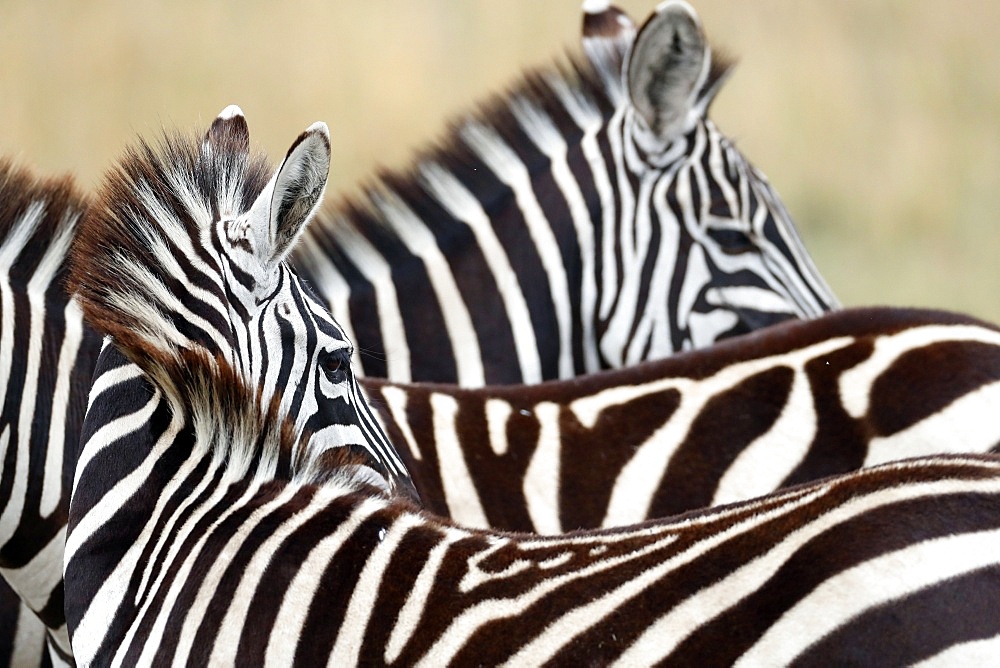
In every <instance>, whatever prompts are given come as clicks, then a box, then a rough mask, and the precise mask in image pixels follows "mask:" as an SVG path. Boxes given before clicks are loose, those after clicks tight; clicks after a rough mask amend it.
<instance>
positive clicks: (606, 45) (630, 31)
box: [583, 0, 635, 90]
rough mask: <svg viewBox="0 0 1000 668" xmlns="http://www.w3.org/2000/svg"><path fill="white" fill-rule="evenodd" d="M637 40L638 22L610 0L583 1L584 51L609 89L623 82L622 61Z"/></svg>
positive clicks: (615, 88)
mask: <svg viewBox="0 0 1000 668" xmlns="http://www.w3.org/2000/svg"><path fill="white" fill-rule="evenodd" d="M634 39H635V23H634V22H633V21H632V19H630V18H629V16H628V14H626V13H625V12H623V11H622V10H621V9H619V8H618V7H615V6H614V5H612V4H611V3H610V2H608V0H584V2H583V52H584V53H585V54H587V58H588V60H590V62H591V64H593V66H594V68H595V69H596V70H597V72H598V74H600V76H601V78H602V79H603V80H604V86H605V88H607V89H608V90H618V88H619V86H620V85H621V76H622V63H623V62H624V60H625V54H627V53H628V50H629V48H630V47H631V46H632V41H633V40H634Z"/></svg>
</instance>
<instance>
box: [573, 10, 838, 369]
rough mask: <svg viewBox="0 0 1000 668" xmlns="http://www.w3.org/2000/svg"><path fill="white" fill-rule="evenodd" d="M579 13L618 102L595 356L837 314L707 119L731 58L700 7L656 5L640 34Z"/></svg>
mask: <svg viewBox="0 0 1000 668" xmlns="http://www.w3.org/2000/svg"><path fill="white" fill-rule="evenodd" d="M584 9H585V12H586V14H585V20H584V40H583V43H584V51H585V53H586V54H587V56H588V59H589V60H590V62H591V64H592V65H593V66H594V69H595V71H596V72H597V74H598V75H599V76H600V77H601V79H602V80H603V81H604V85H605V87H607V88H608V90H609V93H610V94H609V97H610V98H611V100H612V101H613V102H614V103H615V106H616V109H615V112H614V113H613V115H612V116H611V117H610V119H609V121H608V126H607V130H608V133H609V144H610V154H611V161H612V162H613V164H614V172H613V173H611V174H609V177H610V178H608V179H607V181H608V184H609V187H611V188H613V190H614V191H615V196H616V197H615V198H611V196H610V195H609V196H608V202H612V201H613V204H608V203H603V204H602V209H603V210H604V224H605V229H604V230H603V238H598V239H595V242H596V243H597V244H598V247H599V248H600V249H601V250H600V252H601V253H602V254H603V263H604V273H603V276H600V277H599V279H598V280H599V285H598V289H599V290H600V292H601V300H600V305H599V323H601V324H602V325H603V332H602V331H601V330H600V329H599V331H598V337H599V348H600V350H601V352H602V355H603V356H605V357H606V358H607V360H608V361H609V362H610V363H611V365H612V366H620V365H622V364H626V363H630V362H635V361H638V360H641V359H647V358H652V357H662V356H665V355H666V354H669V353H671V352H673V351H674V350H677V349H680V348H689V347H701V346H704V345H708V344H710V343H712V342H713V341H715V340H717V339H719V338H722V337H724V336H728V335H732V334H738V333H742V332H747V331H751V330H753V329H757V328H759V327H761V326H765V325H767V324H771V323H773V322H777V321H780V320H784V319H787V318H809V317H815V316H817V315H820V314H821V313H823V312H824V311H827V310H829V309H832V308H836V307H837V306H838V305H839V304H838V302H837V299H836V298H835V297H834V295H833V293H832V292H831V290H830V288H829V287H828V286H827V285H826V283H825V282H824V280H823V279H822V277H821V276H820V274H819V272H818V271H817V269H816V267H815V265H814V264H813V262H812V260H811V258H810V257H809V254H808V253H807V252H806V250H805V247H804V245H803V243H802V241H801V239H800V238H799V235H798V233H797V231H796V229H795V225H794V223H793V222H792V220H791V217H790V216H789V214H788V212H787V211H786V210H785V207H784V205H783V204H782V202H781V200H780V198H779V197H778V196H777V194H776V193H775V191H774V190H773V188H772V187H771V185H770V184H769V183H768V181H767V178H766V177H765V176H764V175H763V174H762V173H761V172H759V171H758V170H757V169H755V168H754V167H753V165H751V164H750V163H749V162H748V161H747V160H746V159H745V158H744V157H743V156H742V155H741V154H740V152H739V151H738V150H737V149H736V147H735V146H734V145H733V143H732V142H731V141H730V140H729V139H728V138H726V137H725V136H724V135H723V134H722V133H721V132H720V131H719V130H718V128H717V127H716V126H715V125H714V124H713V123H712V121H711V120H709V118H708V109H709V106H710V105H711V103H712V100H713V99H714V98H715V95H716V94H717V93H718V91H719V89H720V88H721V86H722V84H723V82H724V81H725V79H726V76H727V73H728V71H729V69H730V65H729V63H727V62H726V61H725V60H724V59H722V58H719V57H718V56H716V55H715V54H714V53H713V51H712V49H711V48H710V46H709V45H708V43H707V41H706V39H705V36H704V33H703V31H702V27H701V22H700V20H699V18H698V16H697V14H696V13H695V11H694V10H693V9H692V8H691V7H690V6H689V5H688V4H687V3H685V2H678V1H668V2H663V3H661V4H660V5H659V6H658V7H657V9H656V11H655V12H654V14H653V15H652V16H651V17H650V18H649V19H648V20H647V21H646V23H645V24H644V25H643V26H642V27H641V28H640V29H639V30H638V31H636V29H635V26H634V24H633V23H632V22H631V21H630V20H629V19H628V17H627V16H626V15H625V14H624V13H623V12H621V11H620V10H618V9H616V8H615V7H613V6H610V5H608V4H607V3H606V2H598V1H593V2H587V3H585V5H584ZM609 168H610V166H609ZM609 210H611V211H616V213H612V214H611V215H609V214H608V211H609Z"/></svg>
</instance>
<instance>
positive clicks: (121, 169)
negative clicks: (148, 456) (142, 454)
mask: <svg viewBox="0 0 1000 668" xmlns="http://www.w3.org/2000/svg"><path fill="white" fill-rule="evenodd" d="M238 121H239V123H242V124H243V126H242V127H243V130H244V131H245V121H243V119H242V118H240V119H238ZM239 123H231V124H229V125H237V126H238V125H239ZM215 129H216V127H215V126H213V130H215ZM236 129H239V128H238V127H237V128H236ZM210 132H212V130H210ZM271 172H272V168H271V166H270V165H269V164H268V163H267V162H266V160H265V159H264V158H263V157H262V156H261V155H253V154H251V153H250V150H249V143H248V135H247V134H245V132H244V133H242V134H241V133H240V132H235V131H229V132H227V131H222V132H217V133H216V135H215V136H213V137H212V142H211V143H209V141H208V140H207V139H206V140H205V141H202V140H200V139H196V138H195V137H193V136H187V137H185V136H183V135H181V134H178V133H175V134H167V133H165V134H164V135H163V137H162V138H161V140H160V141H159V143H158V144H156V145H151V144H148V143H146V142H145V141H144V140H141V139H140V140H139V141H138V143H137V144H136V145H135V146H133V147H129V148H127V149H126V150H125V153H124V155H123V157H122V158H121V160H120V161H119V163H118V165H117V166H116V167H115V168H114V169H112V170H110V171H109V173H108V174H107V175H106V176H105V181H104V183H103V184H102V186H101V187H100V189H99V190H98V193H97V195H96V198H95V201H94V203H93V205H92V206H91V207H90V209H89V210H88V211H87V214H86V215H85V216H84V218H83V221H82V223H81V225H80V230H79V233H78V235H77V239H76V243H75V244H74V248H73V251H72V257H71V265H70V285H71V287H72V288H73V289H75V290H76V291H77V292H78V294H79V296H80V299H81V305H82V307H83V311H84V317H85V318H86V319H87V321H88V322H89V323H90V324H91V325H92V326H93V327H94V328H95V329H97V330H98V331H101V332H104V333H106V334H109V335H111V336H112V337H113V338H114V340H115V342H116V343H117V344H118V345H119V346H120V347H121V348H122V350H123V352H125V354H126V356H128V357H129V359H130V360H131V361H132V362H134V363H136V364H138V365H139V366H140V367H141V368H142V369H143V370H144V371H147V373H148V372H149V368H148V367H149V366H150V365H151V364H158V363H160V362H162V360H163V359H164V356H165V355H166V356H167V357H177V355H178V349H180V348H184V347H190V346H191V345H193V344H198V343H200V344H206V343H207V341H206V340H205V339H206V336H205V333H204V331H203V330H202V329H200V328H198V326H197V325H196V324H193V323H191V322H188V321H187V319H186V318H183V317H178V316H177V315H176V313H177V305H178V304H189V303H192V302H201V301H204V296H203V295H204V293H206V292H207V293H211V294H212V295H214V296H218V297H219V298H220V301H221V302H222V303H226V302H227V300H226V299H225V294H224V290H225V287H224V285H223V282H222V275H221V271H222V269H221V265H220V261H219V259H218V250H217V248H215V247H214V246H215V244H214V241H213V237H212V234H213V229H212V226H213V223H215V222H216V221H218V220H219V219H220V217H221V216H231V215H236V214H240V213H242V212H244V211H246V210H247V209H248V208H249V207H250V206H251V205H252V204H253V202H254V200H255V199H256V197H257V196H258V195H259V194H260V192H261V191H262V190H263V189H264V187H265V186H266V185H267V182H268V179H269V178H270V176H271ZM179 279H183V280H179ZM199 293H200V294H199ZM226 317H227V316H226V315H225V314H223V313H218V314H217V316H216V317H215V319H216V320H218V322H213V323H211V324H212V325H213V326H214V329H215V330H217V331H220V332H228V331H230V327H229V325H228V321H224V319H225V318H226ZM211 352H212V353H213V354H215V353H216V352H218V351H216V350H213V351H211Z"/></svg>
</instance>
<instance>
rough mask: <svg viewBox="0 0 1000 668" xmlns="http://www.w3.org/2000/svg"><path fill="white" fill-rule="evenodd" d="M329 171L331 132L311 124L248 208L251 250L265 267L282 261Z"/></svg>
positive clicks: (313, 207)
mask: <svg viewBox="0 0 1000 668" xmlns="http://www.w3.org/2000/svg"><path fill="white" fill-rule="evenodd" d="M329 174H330V131H329V130H328V129H327V127H326V123H322V122H319V123H313V124H312V125H311V126H309V128H307V129H306V131H305V132H303V133H302V134H301V135H299V137H298V139H296V140H295V142H294V143H292V146H291V148H289V149H288V154H287V155H286V156H285V159H284V160H283V161H282V163H281V166H280V167H279V168H278V171H277V172H276V173H275V175H274V177H272V179H271V181H270V183H268V185H267V187H266V188H264V191H263V192H261V194H260V196H259V197H258V198H257V201H256V202H254V204H253V207H252V208H251V210H250V214H249V217H250V224H251V225H252V226H253V230H252V234H253V236H254V241H255V243H254V251H255V253H256V254H257V257H258V259H259V260H260V261H261V264H262V265H263V266H264V267H265V268H268V269H269V268H270V267H273V266H274V265H276V264H277V263H279V262H281V261H282V260H283V259H284V258H285V256H286V255H288V253H289V251H291V249H292V247H293V246H294V245H295V241H296V240H298V238H299V236H300V235H301V233H302V231H303V230H304V229H305V226H306V223H308V222H309V220H310V218H312V215H313V213H315V211H316V208H317V207H318V206H319V203H320V201H321V200H322V199H323V192H324V191H325V189H326V181H327V177H328V176H329Z"/></svg>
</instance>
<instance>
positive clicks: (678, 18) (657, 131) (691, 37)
mask: <svg viewBox="0 0 1000 668" xmlns="http://www.w3.org/2000/svg"><path fill="white" fill-rule="evenodd" d="M710 66H711V52H710V50H709V47H708V44H707V42H706V40H705V35H704V33H703V32H702V30H701V22H700V20H699V19H698V15H697V14H696V13H695V11H694V9H692V8H691V6H690V5H688V4H687V3H686V2H681V1H678V0H670V1H668V2H663V3H661V4H660V5H659V6H658V7H657V9H656V13H655V14H653V16H651V17H650V18H649V20H648V21H646V24H645V25H644V26H643V27H642V28H641V29H640V30H639V34H638V35H637V36H636V38H635V44H634V46H633V47H632V51H631V53H630V54H629V57H628V61H627V63H626V66H625V76H626V82H627V86H628V92H629V97H630V99H631V102H632V106H633V107H634V109H635V112H636V115H637V116H638V118H639V119H641V120H642V121H643V122H644V123H645V126H646V129H648V130H649V131H650V132H651V133H652V134H653V135H654V136H655V137H656V138H657V139H658V140H660V141H662V142H664V143H668V142H670V141H672V140H673V139H674V138H675V137H676V136H677V135H678V134H681V133H683V132H685V131H686V130H687V129H688V128H687V124H688V119H689V115H690V113H691V111H692V110H694V109H695V108H696V103H697V96H698V91H699V89H700V88H701V86H702V85H703V84H704V82H705V80H706V78H707V77H708V72H709V68H710Z"/></svg>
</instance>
